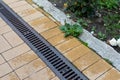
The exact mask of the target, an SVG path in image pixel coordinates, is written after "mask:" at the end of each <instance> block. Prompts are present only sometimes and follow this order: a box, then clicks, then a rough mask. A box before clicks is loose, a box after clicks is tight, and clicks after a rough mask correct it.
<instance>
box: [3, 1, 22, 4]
mask: <svg viewBox="0 0 120 80" xmlns="http://www.w3.org/2000/svg"><path fill="white" fill-rule="evenodd" d="M17 1H20V0H4V2H5V3H6V4H13V3H14V2H17Z"/></svg>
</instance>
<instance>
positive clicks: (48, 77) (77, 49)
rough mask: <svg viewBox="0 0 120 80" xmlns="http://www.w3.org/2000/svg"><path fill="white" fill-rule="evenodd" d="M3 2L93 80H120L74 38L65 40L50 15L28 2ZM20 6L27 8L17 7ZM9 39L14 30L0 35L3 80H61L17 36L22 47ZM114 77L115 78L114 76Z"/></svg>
mask: <svg viewBox="0 0 120 80" xmlns="http://www.w3.org/2000/svg"><path fill="white" fill-rule="evenodd" d="M29 1H30V0H29ZM4 2H5V3H6V4H8V6H9V5H10V6H11V8H12V9H13V10H15V12H16V13H17V14H19V15H20V16H21V17H22V18H23V19H24V20H25V21H27V22H28V24H29V25H31V26H32V28H33V29H35V30H36V31H37V32H38V33H40V34H41V35H42V36H43V37H44V38H45V39H46V40H47V41H48V42H50V43H51V44H52V45H53V46H54V47H56V48H57V49H58V50H59V51H60V52H62V54H63V55H64V56H65V57H66V58H67V59H68V60H70V61H71V62H72V63H73V64H74V65H75V66H76V67H77V68H78V69H79V70H80V71H82V72H83V73H84V74H85V75H86V76H87V77H88V78H89V79H90V80H95V79H97V80H120V77H119V76H120V72H119V71H118V70H116V69H115V68H113V67H112V66H111V65H109V64H108V63H107V62H105V61H104V60H103V59H102V58H101V57H100V56H99V55H97V54H96V53H95V52H93V51H91V50H90V49H89V48H88V47H86V46H84V45H83V44H82V43H80V41H78V40H77V39H75V38H73V37H68V38H64V35H63V33H62V32H61V31H60V30H59V27H58V26H59V25H60V24H58V23H56V22H57V21H55V20H54V19H52V18H50V15H48V14H47V15H46V12H44V11H43V10H38V9H36V7H34V6H33V4H28V3H26V1H25V0H12V1H11V0H4ZM18 3H19V4H20V5H24V6H19V5H15V4H18ZM30 3H31V2H30ZM15 6H17V7H15ZM27 10H28V11H27ZM29 11H30V15H29ZM0 20H1V21H3V20H2V19H0ZM3 23H4V21H3ZM0 24H1V22H0ZM5 25H6V24H5ZM3 26H4V25H3ZM7 26H8V25H7ZM8 27H9V26H8ZM12 34H14V35H12ZM10 36H11V37H15V36H16V34H15V33H14V32H13V31H12V30H11V29H10V31H9V30H8V31H6V32H4V33H2V34H1V35H0V44H2V46H0V53H1V54H0V60H1V61H0V63H1V64H0V75H1V76H0V80H5V79H6V80H10V79H12V80H14V79H15V80H17V79H19V80H40V79H41V80H59V78H58V77H56V76H55V74H54V73H53V72H52V71H51V70H50V69H49V68H48V67H47V66H46V64H45V63H44V62H43V61H42V60H41V59H40V58H38V57H37V56H36V54H35V53H34V52H33V51H32V50H31V49H30V48H29V47H28V46H27V45H26V44H25V43H24V42H23V41H22V40H20V38H18V36H17V37H15V39H16V40H17V39H18V40H20V43H16V41H12V39H11V38H10ZM9 38H10V39H9ZM3 43H5V44H4V45H5V47H3V46H4V45H3ZM5 68H7V69H6V71H5V72H1V70H2V69H5ZM112 73H114V76H115V77H114V76H111V74H112Z"/></svg>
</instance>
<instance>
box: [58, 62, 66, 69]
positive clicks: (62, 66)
mask: <svg viewBox="0 0 120 80" xmlns="http://www.w3.org/2000/svg"><path fill="white" fill-rule="evenodd" d="M66 66H67V65H66V64H65V65H61V66H60V67H59V68H58V71H60V70H61V69H63V68H64V67H66Z"/></svg>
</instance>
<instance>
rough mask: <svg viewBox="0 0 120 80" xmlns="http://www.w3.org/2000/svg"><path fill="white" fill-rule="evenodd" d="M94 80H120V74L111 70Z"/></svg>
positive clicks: (113, 69)
mask: <svg viewBox="0 0 120 80" xmlns="http://www.w3.org/2000/svg"><path fill="white" fill-rule="evenodd" d="M96 80H120V72H119V71H117V70H116V69H115V68H112V69H111V70H109V71H108V72H106V73H105V74H103V75H102V76H100V77H99V78H98V79H96Z"/></svg>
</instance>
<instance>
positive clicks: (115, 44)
mask: <svg viewBox="0 0 120 80" xmlns="http://www.w3.org/2000/svg"><path fill="white" fill-rule="evenodd" d="M109 43H110V45H111V46H117V41H116V39H115V38H112V39H111V40H110V41H109Z"/></svg>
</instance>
